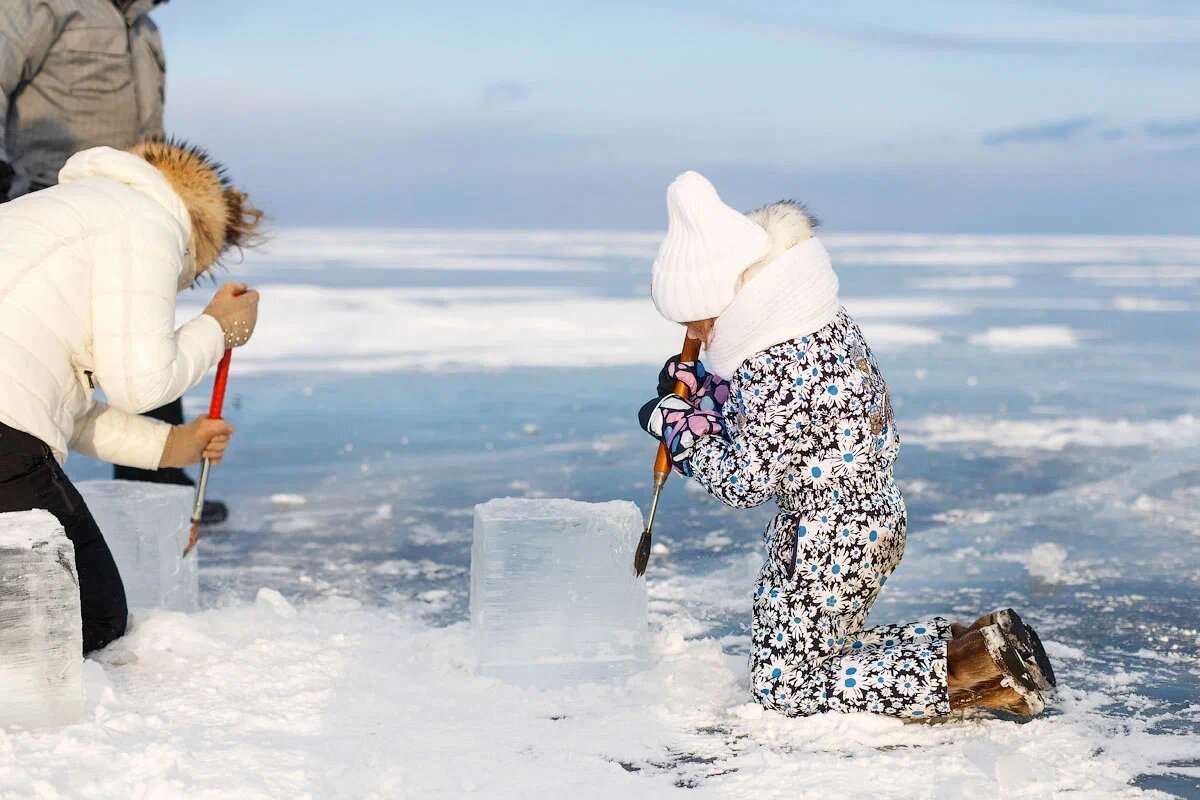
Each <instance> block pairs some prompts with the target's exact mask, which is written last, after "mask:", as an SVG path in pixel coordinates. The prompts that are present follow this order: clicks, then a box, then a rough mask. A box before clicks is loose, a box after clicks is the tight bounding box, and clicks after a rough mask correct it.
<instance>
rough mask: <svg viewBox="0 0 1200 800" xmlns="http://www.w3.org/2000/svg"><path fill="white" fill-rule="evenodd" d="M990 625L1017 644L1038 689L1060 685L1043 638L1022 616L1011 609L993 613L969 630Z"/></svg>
mask: <svg viewBox="0 0 1200 800" xmlns="http://www.w3.org/2000/svg"><path fill="white" fill-rule="evenodd" d="M988 625H999V626H1000V629H1001V630H1003V631H1004V632H1005V633H1006V634H1007V635H1008V637H1009V638H1010V639H1012V640H1013V641H1014V642H1015V643H1016V645H1017V652H1018V653H1019V654H1020V656H1021V660H1022V661H1024V662H1025V667H1026V668H1027V669H1028V670H1029V672H1030V673H1032V674H1033V677H1034V679H1035V680H1036V681H1037V684H1038V688H1040V689H1041V690H1042V691H1047V690H1049V689H1053V688H1054V687H1055V686H1057V685H1058V680H1057V679H1056V678H1055V677H1054V667H1053V666H1051V664H1050V657H1049V656H1047V655H1046V648H1045V647H1043V646H1042V640H1041V637H1039V636H1038V634H1037V631H1035V630H1034V629H1033V628H1032V627H1030V626H1029V625H1026V624H1025V621H1024V620H1022V619H1021V615H1020V614H1018V613H1017V612H1016V611H1014V610H1013V609H1011V608H1005V609H1001V610H999V611H993V612H992V613H990V614H984V615H983V616H982V617H980V618H979V619H977V620H975V622H974V624H972V625H971V627H970V628H968V629H967V630H969V631H977V630H979V629H980V628H985V627H987V626H988Z"/></svg>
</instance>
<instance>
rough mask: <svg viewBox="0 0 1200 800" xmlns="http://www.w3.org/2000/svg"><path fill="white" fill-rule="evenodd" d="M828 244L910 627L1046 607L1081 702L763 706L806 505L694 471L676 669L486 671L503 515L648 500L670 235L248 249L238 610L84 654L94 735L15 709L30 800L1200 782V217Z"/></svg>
mask: <svg viewBox="0 0 1200 800" xmlns="http://www.w3.org/2000/svg"><path fill="white" fill-rule="evenodd" d="M826 241H827V244H828V245H829V247H830V250H831V252H832V254H833V257H834V260H835V263H836V264H837V265H838V268H839V272H840V275H841V278H842V286H843V297H844V300H845V303H846V305H847V307H848V308H849V309H850V310H851V312H853V313H854V314H856V315H857V316H858V317H859V318H860V319H861V320H862V322H863V327H864V329H865V331H866V333H867V335H868V337H869V338H870V339H871V341H872V342H873V344H874V346H875V348H876V349H877V350H878V351H879V356H880V360H881V364H882V367H883V369H884V373H885V375H886V376H887V378H888V381H889V385H890V387H891V390H892V393H893V395H894V404H895V406H896V409H897V415H898V419H899V424H900V430H901V434H902V436H903V437H904V450H903V454H902V456H901V460H900V467H899V470H898V474H899V477H900V479H901V481H902V485H903V486H904V488H905V490H906V496H907V498H908V502H909V509H910V535H909V546H908V553H907V555H906V558H905V561H904V564H903V565H902V566H901V568H900V570H899V572H898V573H897V575H896V577H895V579H894V580H893V581H892V582H889V585H888V591H887V592H885V594H884V596H883V598H882V600H881V602H880V604H879V605H878V606H877V609H876V611H875V612H874V614H873V619H874V620H875V621H888V620H901V619H906V618H916V617H918V616H923V615H927V614H930V613H941V614H946V615H950V616H954V617H958V618H961V619H964V620H969V619H971V618H973V617H974V616H975V615H976V614H978V613H981V612H983V611H986V610H990V609H992V608H994V607H998V606H1004V605H1014V606H1017V607H1018V608H1020V609H1021V610H1022V611H1023V612H1024V613H1025V616H1026V617H1027V618H1028V619H1029V620H1030V621H1032V622H1034V623H1035V624H1037V625H1038V627H1039V629H1040V630H1041V632H1042V636H1043V638H1044V639H1045V640H1047V646H1048V649H1049V650H1050V652H1051V655H1052V656H1053V657H1054V658H1055V661H1056V666H1057V669H1058V673H1059V677H1060V683H1061V688H1060V690H1059V691H1058V693H1057V694H1056V695H1054V696H1053V698H1052V699H1051V701H1050V710H1049V713H1048V714H1047V715H1045V716H1044V717H1042V718H1039V719H1037V720H1034V721H1032V722H1028V723H1025V724H1019V723H1016V722H1013V721H1011V720H1004V719H996V718H991V717H988V716H979V717H975V718H971V719H956V720H950V721H943V722H938V723H934V724H905V723H901V722H899V721H895V720H889V719H884V718H875V717H870V716H829V717H820V718H813V719H803V720H789V719H785V718H781V717H778V716H776V715H773V714H764V713H762V712H761V711H760V710H759V708H758V707H757V706H756V705H754V704H752V703H751V702H750V698H749V692H748V689H747V676H746V669H745V657H744V654H745V650H746V646H747V633H748V631H747V627H748V624H749V604H750V600H749V591H750V587H751V585H752V583H753V576H754V574H755V572H756V570H757V568H758V565H759V563H760V561H761V556H760V555H759V552H758V546H759V538H758V537H759V533H760V531H761V528H762V525H763V523H764V522H765V520H766V519H767V518H768V516H769V514H770V509H766V508H764V509H756V510H754V511H749V512H739V511H733V510H730V509H725V508H723V507H721V506H720V505H719V504H716V503H715V502H713V501H711V500H709V499H708V498H707V497H705V496H704V495H703V494H702V493H701V492H698V491H695V490H694V487H690V486H685V485H683V484H681V483H679V482H678V481H672V483H671V484H670V485H669V487H668V489H667V493H666V496H665V498H664V503H663V506H662V508H661V510H660V521H659V524H658V526H657V540H658V542H659V543H660V545H661V547H659V548H657V554H656V555H655V557H654V559H653V561H652V567H651V571H650V574H649V581H650V583H649V588H650V597H651V600H650V603H651V619H652V626H653V636H654V639H653V641H654V650H653V666H652V667H651V669H650V670H648V671H647V672H645V673H643V674H640V675H637V676H634V677H633V678H631V679H629V680H628V681H627V682H625V683H622V684H618V685H607V686H581V687H576V688H572V689H568V690H559V691H552V692H538V691H534V690H529V689H520V688H515V687H510V686H506V685H504V684H501V683H498V682H496V681H495V680H492V679H488V678H483V677H478V676H474V675H472V674H471V671H470V666H469V664H470V653H469V649H468V638H467V636H466V626H465V619H466V603H467V578H468V566H469V557H468V554H469V546H470V537H471V530H470V526H471V508H472V506H473V505H474V504H475V503H477V502H481V501H483V500H487V499H489V498H491V497H497V496H505V495H512V496H527V497H539V496H548V497H575V498H579V499H584V500H597V501H598V500H609V499H618V498H619V499H632V500H636V501H638V502H639V503H644V502H645V501H646V500H647V499H648V489H649V480H648V479H649V465H650V460H651V458H652V456H653V449H654V448H653V443H652V442H651V441H650V440H649V439H648V438H647V437H646V436H645V435H644V434H642V433H640V432H638V431H637V430H636V429H635V427H634V423H633V416H634V412H635V409H636V408H637V407H638V406H639V405H640V404H641V402H642V401H644V400H645V399H646V398H647V397H648V396H649V394H651V393H652V392H653V388H654V382H655V376H656V373H657V365H658V364H659V363H661V361H662V359H663V358H665V356H666V355H667V354H668V353H669V352H670V351H671V350H672V349H673V348H677V347H678V340H679V338H680V334H681V331H680V329H679V328H678V327H676V326H672V325H670V324H667V323H664V322H662V321H661V320H660V319H658V318H657V316H656V315H655V313H654V310H653V308H652V306H651V305H650V303H649V302H648V300H647V299H646V293H647V275H648V264H649V261H650V260H651V259H652V257H653V253H654V248H655V245H656V242H657V237H656V236H655V235H653V234H618V233H611V234H607V233H594V232H591V233H578V234H576V233H569V232H538V233H520V232H516V233H514V232H487V231H470V232H446V231H337V230H321V231H314V230H308V231H284V232H282V233H281V234H280V235H279V236H278V238H277V240H276V241H275V242H274V243H273V245H272V246H271V248H270V250H269V251H268V252H267V253H266V254H255V255H252V256H248V257H247V260H246V262H245V263H244V264H238V265H234V266H233V267H232V268H231V275H233V276H236V277H244V278H247V279H249V280H250V281H252V282H253V283H254V284H255V285H256V286H258V287H259V288H261V289H262V291H263V309H262V321H261V325H260V331H259V333H258V335H257V336H256V338H255V340H254V341H253V342H252V343H251V345H250V346H249V347H247V348H244V349H243V350H241V351H239V352H238V354H237V356H236V357H235V360H234V368H233V378H232V380H231V387H230V405H229V406H228V411H227V416H229V417H230V418H231V419H232V420H234V421H235V423H236V424H238V426H239V435H238V438H237V440H236V442H235V448H236V452H235V454H234V455H233V456H232V457H231V458H230V459H229V460H228V461H227V462H226V463H225V464H223V465H222V466H221V467H220V468H218V470H216V472H215V473H214V480H213V487H212V493H213V495H214V496H219V497H222V498H223V499H225V500H227V501H229V502H230V503H231V505H232V506H233V518H232V520H231V522H230V524H228V525H227V526H225V527H224V528H222V529H219V530H216V531H213V532H211V533H209V534H208V535H207V537H206V538H205V539H203V540H202V543H201V546H200V558H201V582H202V589H203V600H204V604H205V606H206V610H204V611H203V612H201V613H199V614H196V615H190V616H184V615H179V614H172V613H165V612H149V613H146V612H140V613H138V614H137V615H136V624H135V627H134V630H133V632H132V633H131V634H130V635H129V636H128V637H126V639H125V640H123V641H121V642H119V643H118V644H116V645H114V646H113V647H111V648H109V650H107V651H105V652H104V653H103V654H101V656H100V657H99V658H97V659H96V660H94V661H90V662H88V663H87V664H86V665H85V678H86V681H87V685H88V712H87V719H86V721H85V722H84V723H82V724H79V725H74V726H71V727H68V728H66V729H63V730H59V731H49V732H40V733H28V732H8V733H0V797H6V798H7V797H14V798H18V797H19V798H26V797H39V798H54V797H70V798H75V797H97V798H100V797H103V798H109V797H113V798H118V797H119V798H126V797H145V798H157V797H182V796H187V797H197V798H203V797H222V798H224V797H239V798H241V797H264V798H267V797H270V798H275V797H319V798H324V797H413V798H427V797H461V796H479V797H489V798H491V797H498V798H504V797H514V798H515V797H543V796H571V797H610V796H624V797H662V796H667V795H670V794H672V793H674V792H680V793H684V794H686V795H688V796H700V797H719V798H740V797H746V798H769V797H789V798H793V797H828V796H832V795H834V794H836V795H838V796H842V797H867V796H870V797H895V798H921V797H945V798H958V797H964V796H978V797H993V796H1004V797H1056V796H1064V795H1072V796H1077V797H1086V798H1105V797H1127V796H1139V795H1143V794H1147V795H1155V793H1166V794H1165V795H1164V794H1157V795H1155V796H1171V795H1175V796H1183V797H1200V688H1198V684H1200V623H1198V622H1197V619H1198V618H1200V511H1197V509H1198V508H1200V466H1198V465H1197V463H1198V462H1197V459H1196V457H1195V452H1196V448H1197V446H1198V445H1200V402H1198V400H1197V398H1200V391H1198V389H1200V356H1198V355H1197V351H1198V348H1197V346H1196V345H1197V339H1198V338H1200V337H1198V336H1197V334H1198V332H1200V326H1198V322H1200V317H1198V316H1197V312H1198V311H1200V239H1188V238H1156V237H1138V238H1108V237H1094V236H1093V237H1039V236H986V237H984V236H977V237H970V236H926V235H853V236H851V235H840V236H839V235H829V236H827V237H826ZM204 294H206V293H196V296H195V297H194V298H192V299H191V300H190V301H189V302H190V303H191V305H192V307H193V309H195V308H198V307H199V306H200V305H202V304H203V301H204V299H205V297H204V296H203V295H204ZM204 394H205V391H204V389H203V388H202V389H200V390H198V391H197V392H196V393H195V394H194V397H193V398H190V399H189V403H190V405H191V409H192V410H193V411H197V412H198V411H200V410H201V409H202V408H203V407H204V405H205V404H204V402H203V400H204V398H203V396H204ZM69 470H70V471H71V473H72V474H73V475H74V476H75V477H77V478H93V477H100V476H102V475H103V468H102V467H101V466H100V465H97V464H94V463H92V462H88V461H86V460H83V459H79V460H73V461H72V462H71V463H70V465H69Z"/></svg>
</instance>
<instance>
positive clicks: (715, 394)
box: [658, 356, 729, 411]
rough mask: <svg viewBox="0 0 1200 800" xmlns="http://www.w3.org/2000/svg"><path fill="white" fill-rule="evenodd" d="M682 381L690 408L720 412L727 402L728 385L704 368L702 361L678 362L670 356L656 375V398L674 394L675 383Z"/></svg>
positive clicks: (677, 357) (676, 357)
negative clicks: (686, 389)
mask: <svg viewBox="0 0 1200 800" xmlns="http://www.w3.org/2000/svg"><path fill="white" fill-rule="evenodd" d="M676 381H683V385H684V386H686V387H687V388H688V396H687V401H688V402H689V403H690V404H691V405H692V408H697V409H703V410H705V411H720V410H721V409H722V408H724V406H725V403H726V401H727V400H729V383H728V382H727V381H726V380H725V379H724V378H722V377H720V376H719V375H714V374H713V373H711V372H709V371H708V370H706V369H705V368H704V362H702V361H680V360H679V356H671V357H670V358H668V359H667V363H665V364H663V368H662V371H661V372H659V373H658V396H659V397H666V396H667V395H669V394H674V392H675V382H676Z"/></svg>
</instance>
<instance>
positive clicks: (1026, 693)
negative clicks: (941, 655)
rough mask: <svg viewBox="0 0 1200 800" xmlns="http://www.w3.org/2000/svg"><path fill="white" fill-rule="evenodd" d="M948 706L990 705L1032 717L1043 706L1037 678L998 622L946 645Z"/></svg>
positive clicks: (1000, 709) (978, 706)
mask: <svg viewBox="0 0 1200 800" xmlns="http://www.w3.org/2000/svg"><path fill="white" fill-rule="evenodd" d="M946 666H947V671H948V684H949V686H948V688H949V691H950V708H951V709H954V710H958V709H963V708H973V707H975V708H991V709H995V710H998V711H1005V712H1008V713H1009V714H1017V715H1019V716H1027V717H1029V716H1035V715H1037V714H1040V713H1041V712H1042V710H1043V709H1044V708H1045V702H1044V701H1043V700H1042V695H1041V693H1040V692H1039V691H1038V685H1037V681H1036V680H1035V679H1034V677H1033V676H1032V675H1031V674H1030V673H1029V670H1028V669H1027V668H1026V666H1025V664H1024V663H1023V662H1022V661H1021V657H1020V655H1019V654H1018V653H1017V649H1016V644H1015V642H1013V640H1012V639H1011V638H1010V637H1009V636H1007V635H1006V634H1005V633H1004V631H1003V630H1002V629H1001V628H1000V627H999V626H998V625H987V626H984V627H982V628H978V629H976V630H972V631H969V632H968V633H966V634H965V635H964V636H960V637H958V638H956V639H951V640H950V642H949V643H948V644H947V646H946Z"/></svg>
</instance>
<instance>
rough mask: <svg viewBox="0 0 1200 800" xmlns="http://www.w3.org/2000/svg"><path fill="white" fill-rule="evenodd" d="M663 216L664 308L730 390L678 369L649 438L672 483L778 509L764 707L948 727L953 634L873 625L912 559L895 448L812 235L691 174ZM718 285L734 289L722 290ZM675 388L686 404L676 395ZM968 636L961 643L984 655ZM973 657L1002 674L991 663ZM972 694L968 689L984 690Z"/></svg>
mask: <svg viewBox="0 0 1200 800" xmlns="http://www.w3.org/2000/svg"><path fill="white" fill-rule="evenodd" d="M668 211H669V213H670V215H671V230H670V231H669V232H668V236H667V240H666V241H665V242H664V244H663V247H662V249H661V250H660V253H659V259H658V260H657V261H656V263H655V274H654V299H655V303H656V305H658V306H659V310H660V311H662V312H663V314H664V316H667V317H668V318H670V319H675V320H677V321H682V322H686V323H687V324H688V327H689V331H690V332H691V335H693V338H700V339H702V340H703V341H704V342H705V346H706V353H707V355H706V361H707V362H708V365H709V366H710V367H711V368H712V369H713V370H714V371H715V372H717V373H719V374H727V375H729V376H730V381H729V382H728V383H726V382H725V381H723V380H722V379H721V378H719V377H717V376H716V375H715V374H712V373H710V372H707V371H706V370H705V368H704V365H703V364H700V363H698V362H693V363H680V362H679V361H678V359H677V358H676V359H672V360H671V361H669V362H668V363H667V365H666V367H664V370H663V374H662V375H661V376H660V386H659V395H660V396H659V398H658V399H656V400H652V401H651V402H650V403H648V404H647V405H646V406H645V407H644V408H643V409H642V413H641V422H642V425H643V427H644V428H645V429H646V430H647V431H648V432H649V433H651V434H652V435H654V436H656V437H658V438H660V439H662V441H664V442H665V443H666V444H667V446H668V449H669V450H670V452H671V456H672V460H673V463H674V465H675V467H676V468H677V469H678V471H680V472H681V473H683V474H685V475H689V476H691V477H693V478H694V479H695V480H696V481H698V482H699V483H700V485H702V486H703V487H704V488H705V489H707V490H708V491H709V493H711V494H712V495H713V496H714V497H716V498H717V499H719V500H720V501H722V502H723V503H725V504H727V505H730V506H733V507H735V508H750V507H753V506H757V505H760V504H762V503H764V502H766V501H767V500H769V499H771V498H772V497H773V498H775V499H776V500H777V501H778V504H779V509H780V510H779V513H778V514H777V515H776V516H775V518H774V519H773V521H772V522H771V524H770V525H769V526H768V528H767V531H766V533H765V537H764V538H765V544H766V548H767V554H768V557H767V561H766V563H765V564H764V565H763V568H762V571H761V573H760V575H759V579H758V583H757V585H756V587H755V590H754V618H753V628H752V641H751V650H750V667H751V680H752V683H753V688H754V694H755V697H756V698H757V699H758V701H759V702H760V703H762V704H763V705H764V706H766V707H768V708H772V709H775V710H777V711H780V712H782V713H785V714H789V715H807V714H813V713H818V712H824V711H831V710H833V711H872V712H878V713H881V714H888V715H892V716H900V717H918V718H919V717H933V716H942V715H945V714H948V713H949V712H950V709H951V697H950V691H949V688H948V672H949V670H948V667H947V648H948V644H949V642H950V640H951V639H952V633H953V632H952V630H951V624H950V623H949V622H948V621H946V620H944V619H942V618H940V617H933V618H930V619H927V620H924V621H921V622H915V623H910V624H902V625H883V626H878V627H872V628H864V627H863V626H864V622H865V620H866V618H867V614H868V612H869V611H870V610H871V606H872V605H873V604H874V602H875V599H876V598H877V597H878V595H879V591H880V590H881V589H882V588H883V585H884V584H885V583H886V582H887V580H888V577H889V576H890V575H891V574H892V572H893V571H894V570H895V569H896V567H897V565H899V563H900V559H901V556H902V555H903V553H904V537H905V526H906V515H905V507H904V500H903V498H902V497H901V494H900V490H899V488H897V486H896V483H895V481H894V480H893V477H892V467H893V465H894V464H895V461H896V457H897V454H898V452H899V449H900V439H899V436H898V434H897V432H896V425H895V419H894V416H893V413H892V406H891V403H890V401H889V399H888V392H887V386H886V384H885V383H884V379H883V375H882V374H881V373H880V370H879V365H878V364H877V363H876V361H875V357H874V355H873V354H872V353H871V350H870V348H869V347H868V346H867V342H866V340H865V339H864V338H863V335H862V331H860V330H859V328H858V325H857V324H855V322H854V320H853V319H852V318H851V317H850V315H849V314H847V313H846V311H845V309H844V308H841V306H840V303H839V302H838V300H837V279H836V276H834V274H833V271H832V268H831V266H830V264H829V260H828V255H827V254H826V253H825V250H824V248H823V247H822V246H821V244H820V242H819V241H818V240H817V239H816V238H815V237H814V236H813V235H812V231H811V227H812V224H813V223H812V221H811V220H810V218H809V217H808V216H807V215H806V214H805V213H804V211H803V209H802V207H799V206H797V205H795V204H790V203H780V204H775V205H772V206H767V207H765V208H763V209H760V210H759V211H757V212H753V213H751V214H750V215H747V216H745V217H743V216H741V215H738V217H739V218H740V220H745V221H748V222H751V223H757V224H756V225H755V229H753V230H752V229H750V228H747V227H745V226H744V224H742V222H740V221H739V220H738V219H735V217H733V216H732V215H733V214H736V212H733V211H732V209H727V207H724V206H723V205H722V204H721V203H720V200H719V199H718V198H717V197H716V193H715V190H713V189H712V187H711V184H708V182H707V181H705V180H704V179H703V178H702V177H700V176H699V175H696V174H695V173H687V174H685V175H683V176H681V177H680V178H679V179H678V180H677V181H676V183H675V184H673V185H672V187H671V189H670V190H669V192H668ZM726 211H728V213H726ZM764 232H765V236H760V235H759V234H760V233H764ZM698 239H699V241H698ZM748 254H756V255H757V262H755V263H753V264H752V262H753V261H754V259H753V258H750V257H748ZM748 264H750V265H751V266H750V267H749V268H747V265H748ZM723 269H725V270H727V271H728V272H729V274H730V275H733V274H736V276H737V279H736V280H721V279H716V280H710V277H711V275H712V273H714V272H716V273H718V274H719V273H720V271H721V270H723ZM706 280H707V281H708V282H707V283H706V282H705V281H706ZM697 286H698V287H699V289H697V288H696V287H697ZM729 287H732V296H730V291H729ZM692 320H702V321H701V322H693V321H692ZM676 379H679V380H683V382H684V383H685V384H686V385H687V386H688V387H689V389H690V390H691V392H690V393H689V397H688V398H687V399H684V398H682V397H680V396H678V395H675V394H672V393H671V387H673V386H674V381H675V380H676ZM1014 617H1015V613H1014ZM989 621H990V620H989ZM984 622H985V621H984V620H981V621H980V623H977V624H978V625H979V626H980V627H982V626H983V625H984ZM956 627H957V626H956ZM963 629H964V632H965V631H966V629H965V626H963ZM997 635H998V634H997ZM972 636H973V639H971V637H968V639H964V640H962V641H963V642H965V643H968V644H969V643H970V642H971V641H974V640H979V641H982V637H981V636H977V635H974V634H972ZM997 641H999V639H997ZM965 646H966V645H964V647H965ZM975 649H976V650H978V651H979V652H980V653H982V656H981V657H982V658H983V663H984V664H985V666H986V667H988V668H991V667H992V662H993V661H994V660H995V659H994V658H992V657H991V656H992V655H995V654H991V655H989V653H988V652H987V650H986V649H981V647H976V648H975ZM993 649H995V648H993ZM997 652H999V651H997ZM997 657H998V656H997ZM1018 663H1019V659H1018ZM976 678H977V676H976V675H968V676H966V680H967V683H968V684H971V682H972V681H974V684H971V685H979V686H981V685H982V678H980V679H979V680H976ZM997 685H999V684H997ZM981 691H982V690H981V689H977V691H976V692H975V694H974V695H971V697H969V698H968V697H967V696H966V695H963V696H962V697H963V698H965V699H962V702H961V703H960V704H959V705H958V706H956V707H961V706H962V705H968V704H970V703H969V702H968V700H970V699H976V700H977V699H978V696H979V694H980V692H981ZM989 691H991V690H990V689H989ZM1019 699H1020V698H1019ZM1025 699H1028V698H1025ZM1039 701H1040V698H1039ZM1005 702H1008V700H1007V699H1006V700H1005ZM992 705H993V707H995V706H996V703H994V702H993V704H992ZM1015 707H1017V706H1014V708H1015ZM1030 707H1032V706H1030ZM1006 708H1007V707H1006ZM1020 708H1022V709H1023V708H1024V706H1020ZM1037 710H1040V707H1039V708H1037ZM1021 713H1023V712H1021ZM1035 713H1036V712H1035Z"/></svg>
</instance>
